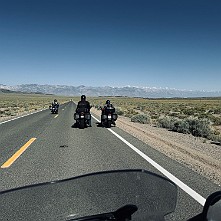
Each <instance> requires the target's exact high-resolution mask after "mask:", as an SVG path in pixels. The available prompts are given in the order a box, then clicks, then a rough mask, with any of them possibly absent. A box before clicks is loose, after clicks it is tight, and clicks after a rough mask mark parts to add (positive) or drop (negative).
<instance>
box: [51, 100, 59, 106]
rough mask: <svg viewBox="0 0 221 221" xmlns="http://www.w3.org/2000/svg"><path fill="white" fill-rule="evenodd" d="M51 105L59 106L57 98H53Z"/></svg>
mask: <svg viewBox="0 0 221 221" xmlns="http://www.w3.org/2000/svg"><path fill="white" fill-rule="evenodd" d="M51 106H52V107H56V106H57V107H59V103H58V101H57V99H54V102H52V103H51Z"/></svg>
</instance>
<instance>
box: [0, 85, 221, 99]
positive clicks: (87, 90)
mask: <svg viewBox="0 0 221 221" xmlns="http://www.w3.org/2000/svg"><path fill="white" fill-rule="evenodd" d="M0 88H2V89H5V90H13V91H21V92H25V93H42V94H54V95H64V96H80V95H82V94H85V95H86V96H127V97H144V98H175V97H177V98H188V97H219V96H221V91H199V90H179V89H171V88H155V87H135V86H125V87H110V86H105V87H91V86H84V85H80V86H66V85H39V84H22V85H16V86H7V85H1V84H0Z"/></svg>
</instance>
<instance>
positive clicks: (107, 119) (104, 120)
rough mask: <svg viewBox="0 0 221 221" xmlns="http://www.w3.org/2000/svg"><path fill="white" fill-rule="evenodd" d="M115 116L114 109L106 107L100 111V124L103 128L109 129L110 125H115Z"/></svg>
mask: <svg viewBox="0 0 221 221" xmlns="http://www.w3.org/2000/svg"><path fill="white" fill-rule="evenodd" d="M117 117H118V116H117V114H116V113H115V108H114V107H106V108H103V109H102V113H101V124H102V126H104V127H107V128H110V127H111V125H112V124H113V125H116V123H115V121H116V120H117Z"/></svg>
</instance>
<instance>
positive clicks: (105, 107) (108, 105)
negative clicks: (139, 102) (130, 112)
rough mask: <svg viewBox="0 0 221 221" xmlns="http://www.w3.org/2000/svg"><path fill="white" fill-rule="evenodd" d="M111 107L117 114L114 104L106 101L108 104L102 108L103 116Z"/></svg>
mask: <svg viewBox="0 0 221 221" xmlns="http://www.w3.org/2000/svg"><path fill="white" fill-rule="evenodd" d="M110 107H111V108H112V109H114V112H115V108H114V106H113V104H111V102H110V100H106V103H105V105H104V107H103V108H102V114H105V112H106V109H107V108H110Z"/></svg>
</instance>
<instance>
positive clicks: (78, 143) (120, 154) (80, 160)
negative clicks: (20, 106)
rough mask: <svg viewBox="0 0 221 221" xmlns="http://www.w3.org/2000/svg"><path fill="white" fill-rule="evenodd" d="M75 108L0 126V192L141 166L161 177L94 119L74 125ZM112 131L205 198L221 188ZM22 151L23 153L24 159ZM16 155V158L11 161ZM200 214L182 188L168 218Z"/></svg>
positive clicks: (178, 218) (72, 104)
mask: <svg viewBox="0 0 221 221" xmlns="http://www.w3.org/2000/svg"><path fill="white" fill-rule="evenodd" d="M74 110H75V104H74V103H73V102H69V103H66V104H64V105H62V106H61V107H60V108H59V113H58V115H53V114H51V113H50V111H49V110H44V111H41V112H39V113H35V114H32V115H30V116H26V117H23V118H19V119H16V120H13V121H10V122H7V123H4V124H0V166H1V168H0V190H7V189H10V188H15V187H20V186H24V185H29V184H36V183H40V182H46V181H52V180H59V179H64V178H69V177H73V176H78V175H83V174H86V173H91V172H97V171H105V170H115V169H137V168H142V169H145V170H149V171H151V172H155V173H157V174H160V175H162V174H161V172H159V171H158V170H157V169H156V168H155V167H153V166H152V165H151V164H150V163H148V162H147V161H146V160H145V159H144V158H142V157H141V156H140V155H138V154H137V153H136V152H135V151H134V150H132V149H131V148H130V147H129V146H128V145H127V144H125V143H124V142H122V140H120V139H119V138H118V137H117V136H115V135H114V134H113V133H112V132H111V131H110V130H109V129H105V128H102V127H99V125H98V124H97V121H96V120H95V119H93V120H92V127H89V128H86V129H84V130H80V129H78V128H75V127H73V124H74V119H73V114H74ZM95 117H96V118H99V116H95ZM111 130H112V131H114V132H116V133H117V134H118V135H120V136H121V137H123V138H124V139H125V140H126V141H128V142H129V143H130V144H132V145H133V146H135V147H136V148H138V149H139V150H140V151H142V152H143V153H144V154H146V155H147V156H149V157H150V158H151V159H153V160H154V161H155V162H157V163H158V164H159V165H161V166H162V167H163V168H165V169H166V170H167V171H169V172H170V173H172V174H173V175H174V176H176V177H177V178H178V179H180V180H181V181H182V182H184V183H185V184H186V185H188V186H189V187H190V188H192V189H193V190H195V191H196V192H197V193H199V194H200V195H201V196H202V197H204V198H206V197H207V196H208V195H209V194H210V193H212V192H214V191H217V190H220V186H218V185H215V184H214V183H212V182H211V181H209V180H207V179H206V178H204V177H202V176H200V175H198V174H196V173H195V172H193V171H191V170H189V169H187V168H186V167H184V166H183V165H181V164H179V163H177V162H175V161H173V160H171V159H169V158H168V157H166V156H164V155H163V154H161V153H159V152H157V151H156V150H154V149H152V148H151V147H150V146H148V145H146V144H144V143H143V142H141V141H139V140H138V139H136V138H134V137H133V136H131V135H129V134H127V133H126V132H124V131H122V130H121V129H119V128H117V127H114V128H112V129H111ZM32 138H36V139H32ZM31 139H32V140H31ZM28 141H30V142H32V143H29V144H30V146H28V145H25V144H27V142H28ZM21 147H22V149H23V151H24V152H23V153H22V154H21V155H20V156H19V152H18V151H21ZM15 153H16V155H15ZM12 156H14V158H13V159H10V158H11V157H12ZM15 157H18V158H17V159H15ZM201 210H202V206H201V205H200V204H199V203H198V202H197V201H196V200H195V199H193V198H192V197H191V196H189V194H188V193H186V192H184V191H183V190H182V189H180V188H178V200H177V208H176V212H175V213H174V214H172V215H170V216H169V218H168V219H169V220H186V219H187V218H189V217H191V216H193V215H195V214H197V213H198V212H200V211H201Z"/></svg>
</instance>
